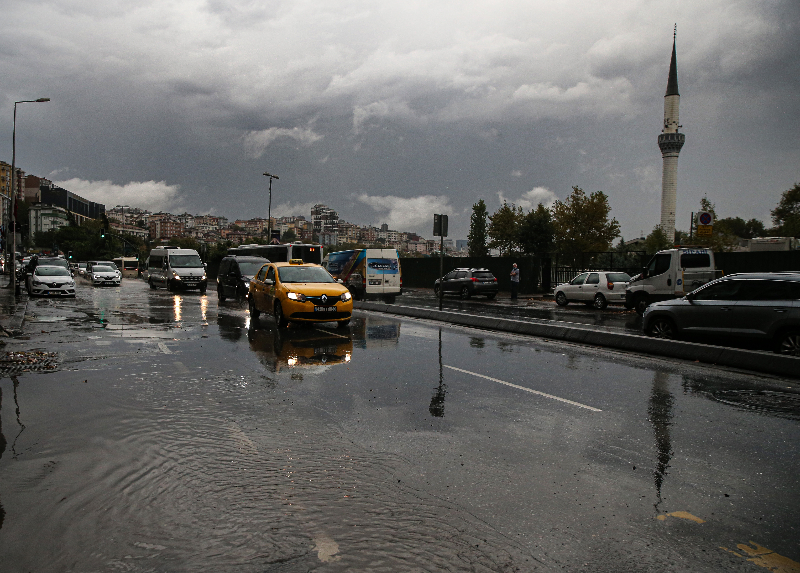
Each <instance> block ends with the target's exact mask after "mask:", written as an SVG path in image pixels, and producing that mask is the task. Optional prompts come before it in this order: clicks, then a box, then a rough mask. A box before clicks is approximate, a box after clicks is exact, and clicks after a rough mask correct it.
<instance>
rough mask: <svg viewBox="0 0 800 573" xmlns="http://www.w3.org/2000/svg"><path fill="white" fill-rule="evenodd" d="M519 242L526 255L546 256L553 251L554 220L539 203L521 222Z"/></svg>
mask: <svg viewBox="0 0 800 573" xmlns="http://www.w3.org/2000/svg"><path fill="white" fill-rule="evenodd" d="M518 234H519V237H518V242H519V244H520V245H521V247H522V251H523V252H524V253H530V254H536V255H544V254H546V253H549V252H551V251H552V250H553V218H552V215H551V213H550V210H549V209H547V208H546V207H545V206H544V205H542V204H541V203H539V205H538V206H537V207H536V209H532V210H531V211H530V212H529V213H528V214H527V215H524V216H523V217H522V219H521V220H520V221H519V228H518Z"/></svg>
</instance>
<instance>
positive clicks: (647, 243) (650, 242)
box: [644, 225, 674, 255]
mask: <svg viewBox="0 0 800 573" xmlns="http://www.w3.org/2000/svg"><path fill="white" fill-rule="evenodd" d="M673 245H674V243H673V242H672V241H670V240H669V237H667V234H666V233H665V232H664V229H662V228H661V225H656V226H655V227H653V230H652V232H651V233H650V234H649V235H647V237H646V238H645V240H644V250H645V251H647V254H648V255H652V254H654V253H657V252H658V251H663V250H664V249H671V248H672V247H673Z"/></svg>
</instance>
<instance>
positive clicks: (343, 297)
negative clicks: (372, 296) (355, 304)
mask: <svg viewBox="0 0 800 573" xmlns="http://www.w3.org/2000/svg"><path fill="white" fill-rule="evenodd" d="M351 298H353V295H351V294H350V293H349V292H346V293H344V294H342V302H347V301H348V300H350V299H351Z"/></svg>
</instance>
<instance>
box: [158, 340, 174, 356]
mask: <svg viewBox="0 0 800 573" xmlns="http://www.w3.org/2000/svg"><path fill="white" fill-rule="evenodd" d="M158 347H159V348H160V349H161V352H163V353H164V354H172V350H170V349H169V348H167V345H166V344H164V343H163V342H159V343H158Z"/></svg>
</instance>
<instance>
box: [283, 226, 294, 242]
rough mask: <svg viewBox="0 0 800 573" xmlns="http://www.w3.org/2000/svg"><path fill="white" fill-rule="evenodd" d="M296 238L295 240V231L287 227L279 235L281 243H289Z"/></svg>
mask: <svg viewBox="0 0 800 573" xmlns="http://www.w3.org/2000/svg"><path fill="white" fill-rule="evenodd" d="M296 240H297V233H295V232H294V229H289V230H288V231H286V232H285V233H284V234H283V236H282V237H281V242H283V243H291V242H292V241H296Z"/></svg>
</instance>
